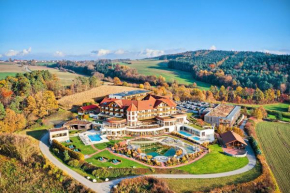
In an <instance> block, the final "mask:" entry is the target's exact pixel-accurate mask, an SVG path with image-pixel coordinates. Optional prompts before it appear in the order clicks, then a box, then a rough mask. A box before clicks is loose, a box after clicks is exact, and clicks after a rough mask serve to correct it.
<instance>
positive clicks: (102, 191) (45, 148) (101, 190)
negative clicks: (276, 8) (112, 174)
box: [39, 133, 256, 193]
mask: <svg viewBox="0 0 290 193" xmlns="http://www.w3.org/2000/svg"><path fill="white" fill-rule="evenodd" d="M39 147H40V150H41V151H42V153H43V154H44V155H45V157H46V158H47V159H49V160H50V161H51V162H52V163H53V164H54V165H56V166H57V167H58V168H60V169H62V170H63V171H65V172H66V173H67V174H68V175H70V176H71V177H72V178H74V179H75V180H77V181H79V182H80V183H82V184H83V185H85V186H87V187H88V188H90V189H92V190H94V191H96V192H98V193H108V192H110V189H111V187H113V186H114V185H116V184H118V183H119V182H120V181H121V180H123V179H126V178H134V177H136V176H130V177H125V178H120V179H117V180H113V181H109V182H103V183H93V182H91V181H89V180H87V179H86V178H85V177H83V176H81V175H80V174H78V173H77V172H75V171H73V170H71V169H70V168H68V167H67V166H66V165H64V164H63V163H61V162H60V161H59V160H58V159H56V158H55V157H54V156H53V155H52V154H51V152H50V151H49V143H48V133H46V134H45V135H44V136H43V137H42V138H41V141H40V143H39ZM247 151H248V154H247V157H248V159H249V163H248V165H246V166H245V167H243V168H241V169H238V170H234V171H230V172H224V173H218V174H154V175H150V176H154V177H157V178H180V179H182V178H183V179H185V178H219V177H226V176H232V175H236V174H241V173H244V172H247V171H249V170H251V169H252V168H254V166H255V165H256V157H255V155H254V152H253V150H252V148H251V147H250V146H248V147H247Z"/></svg>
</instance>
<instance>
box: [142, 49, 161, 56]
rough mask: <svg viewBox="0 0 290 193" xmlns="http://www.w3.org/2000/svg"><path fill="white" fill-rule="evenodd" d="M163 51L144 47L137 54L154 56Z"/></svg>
mask: <svg viewBox="0 0 290 193" xmlns="http://www.w3.org/2000/svg"><path fill="white" fill-rule="evenodd" d="M164 53H165V52H164V51H163V50H152V49H146V50H143V51H141V52H140V54H139V55H141V56H143V55H144V56H147V57H155V56H160V55H163V54H164Z"/></svg>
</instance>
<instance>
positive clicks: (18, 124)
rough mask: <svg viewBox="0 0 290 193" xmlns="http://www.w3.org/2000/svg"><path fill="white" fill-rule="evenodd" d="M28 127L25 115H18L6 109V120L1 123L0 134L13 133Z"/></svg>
mask: <svg viewBox="0 0 290 193" xmlns="http://www.w3.org/2000/svg"><path fill="white" fill-rule="evenodd" d="M25 126H26V119H25V117H24V115H23V114H16V113H15V112H14V111H13V110H11V109H6V116H5V118H4V119H3V120H2V121H0V132H2V133H13V132H15V131H19V130H21V129H23V128H24V127H25Z"/></svg>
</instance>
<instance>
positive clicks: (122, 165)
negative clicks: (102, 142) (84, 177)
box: [86, 150, 147, 168]
mask: <svg viewBox="0 0 290 193" xmlns="http://www.w3.org/2000/svg"><path fill="white" fill-rule="evenodd" d="M100 157H105V158H107V159H108V160H107V161H105V162H101V161H100V160H99V158H100ZM113 159H118V160H121V163H119V164H113V163H112V160H113ZM86 161H87V162H88V163H92V164H93V165H95V166H97V167H110V166H111V167H114V168H132V167H133V166H135V167H136V168H147V167H146V166H144V165H142V164H139V163H137V162H134V161H131V160H128V159H126V158H122V157H119V156H115V155H113V154H112V153H110V152H109V151H108V150H104V151H102V152H100V153H98V154H96V155H94V156H93V157H91V158H88V159H86Z"/></svg>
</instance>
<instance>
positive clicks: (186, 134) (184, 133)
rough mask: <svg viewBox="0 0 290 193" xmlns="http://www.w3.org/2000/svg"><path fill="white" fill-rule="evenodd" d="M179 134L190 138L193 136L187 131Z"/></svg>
mask: <svg viewBox="0 0 290 193" xmlns="http://www.w3.org/2000/svg"><path fill="white" fill-rule="evenodd" d="M179 133H180V134H182V135H185V136H188V137H189V136H191V134H190V133H187V132H185V131H179Z"/></svg>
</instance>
